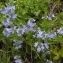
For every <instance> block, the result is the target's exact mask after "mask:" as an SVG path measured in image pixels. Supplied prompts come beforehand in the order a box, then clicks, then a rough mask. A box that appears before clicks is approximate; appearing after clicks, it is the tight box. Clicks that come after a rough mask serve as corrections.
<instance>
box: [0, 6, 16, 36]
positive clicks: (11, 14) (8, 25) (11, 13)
mask: <svg viewBox="0 0 63 63" xmlns="http://www.w3.org/2000/svg"><path fill="white" fill-rule="evenodd" d="M0 13H1V14H4V15H7V18H5V19H3V21H2V24H3V25H4V26H5V28H4V30H3V34H4V36H6V37H9V36H10V35H11V34H13V33H14V28H13V27H12V24H13V23H12V22H11V21H10V20H11V19H13V20H14V19H15V18H16V17H17V14H15V6H13V5H8V6H7V7H4V8H2V9H1V10H0Z"/></svg>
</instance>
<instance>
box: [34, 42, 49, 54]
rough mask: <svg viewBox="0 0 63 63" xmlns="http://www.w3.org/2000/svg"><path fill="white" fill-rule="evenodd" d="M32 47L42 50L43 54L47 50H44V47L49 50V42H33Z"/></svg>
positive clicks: (38, 50)
mask: <svg viewBox="0 0 63 63" xmlns="http://www.w3.org/2000/svg"><path fill="white" fill-rule="evenodd" d="M34 47H36V48H37V52H41V51H42V52H44V53H45V54H46V53H47V52H45V49H46V50H49V44H48V43H47V42H45V43H39V42H35V44H34Z"/></svg>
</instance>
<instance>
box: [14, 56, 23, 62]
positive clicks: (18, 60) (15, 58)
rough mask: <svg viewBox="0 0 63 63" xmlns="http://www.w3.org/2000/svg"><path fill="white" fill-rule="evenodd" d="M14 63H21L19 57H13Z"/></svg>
mask: <svg viewBox="0 0 63 63" xmlns="http://www.w3.org/2000/svg"><path fill="white" fill-rule="evenodd" d="M14 62H15V63H22V60H21V59H20V56H14Z"/></svg>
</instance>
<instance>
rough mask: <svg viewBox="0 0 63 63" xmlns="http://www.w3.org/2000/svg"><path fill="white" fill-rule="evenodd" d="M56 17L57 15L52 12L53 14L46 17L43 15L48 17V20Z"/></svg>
mask: <svg viewBox="0 0 63 63" xmlns="http://www.w3.org/2000/svg"><path fill="white" fill-rule="evenodd" d="M54 17H55V15H54V14H52V15H51V16H45V17H42V18H41V19H44V18H46V19H48V20H53V18H54Z"/></svg>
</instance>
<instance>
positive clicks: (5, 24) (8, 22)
mask: <svg viewBox="0 0 63 63" xmlns="http://www.w3.org/2000/svg"><path fill="white" fill-rule="evenodd" d="M2 24H3V25H4V26H5V27H8V26H10V25H11V22H10V19H9V18H7V19H5V20H3V21H2Z"/></svg>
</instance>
